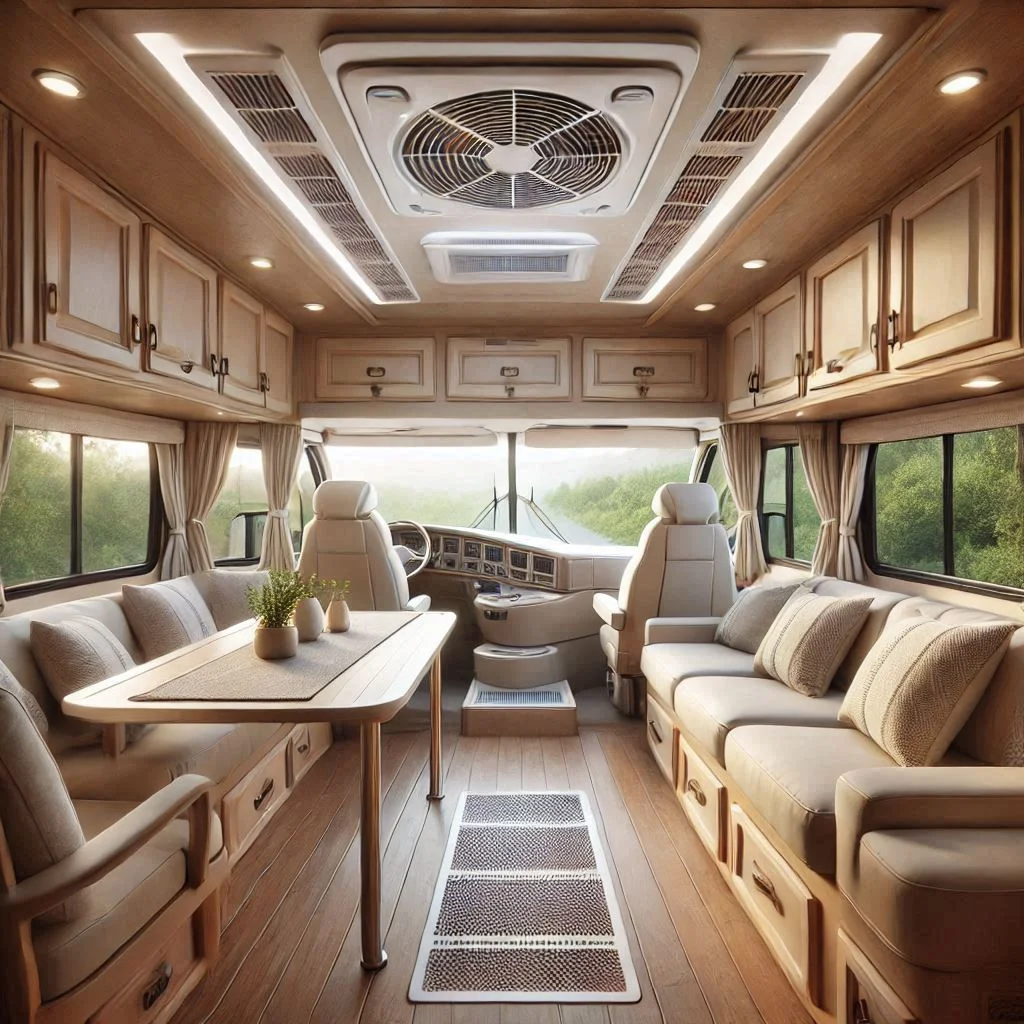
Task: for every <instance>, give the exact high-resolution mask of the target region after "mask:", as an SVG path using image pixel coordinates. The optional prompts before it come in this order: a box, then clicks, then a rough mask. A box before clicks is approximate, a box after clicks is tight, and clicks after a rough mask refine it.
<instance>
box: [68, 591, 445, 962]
mask: <svg viewBox="0 0 1024 1024" xmlns="http://www.w3.org/2000/svg"><path fill="white" fill-rule="evenodd" d="M387 616H395V617H396V618H395V619H393V620H388V619H387V618H386V617H387ZM398 617H401V619H399V618H398ZM399 621H400V623H401V624H400V625H396V627H395V630H394V631H393V632H391V633H390V634H389V635H387V636H385V637H384V639H381V640H379V641H378V642H377V643H376V644H375V646H373V647H372V648H371V649H369V650H367V651H366V652H365V653H360V654H359V655H358V659H357V660H355V661H354V662H352V663H351V664H348V665H347V667H344V668H342V669H341V670H340V671H338V673H337V674H335V675H332V672H331V669H330V661H331V658H332V656H333V655H332V650H333V649H336V650H337V651H338V662H339V663H343V662H344V661H346V659H347V658H348V657H351V653H352V651H351V650H350V651H349V652H348V654H347V655H346V653H345V652H346V644H347V643H351V642H354V641H355V639H356V638H358V637H359V636H360V633H361V632H362V633H365V634H369V635H371V639H372V630H373V629H377V630H379V631H381V632H387V629H388V628H389V626H390V625H391V624H397V623H399ZM455 621H456V620H455V615H454V614H453V613H452V612H422V613H415V614H411V613H408V612H376V611H374V612H358V611H356V612H352V626H351V631H350V632H351V634H352V636H351V639H350V640H347V639H346V638H348V637H349V634H324V636H323V637H322V638H321V640H320V641H317V642H316V643H313V644H302V645H300V648H299V656H298V660H296V659H286V660H285V661H283V662H280V663H276V662H257V661H255V660H253V659H254V658H255V656H254V655H253V656H252V657H251V658H250V656H249V651H251V648H252V638H253V632H254V629H255V627H256V623H255V621H254V620H249V621H247V622H242V623H239V624H238V625H237V626H232V627H231V628H229V629H225V630H222V631H221V632H219V633H216V634H214V635H213V636H210V637H208V638H206V639H205V640H200V641H199V642H198V643H194V644H191V645H189V646H188V647H184V648H182V649H180V650H178V651H174V652H173V653H171V654H167V655H165V656H164V657H162V658H157V659H155V660H154V661H150V662H147V663H146V664H145V665H139V666H137V667H136V668H134V669H131V670H129V671H128V672H125V673H123V674H122V675H119V676H115V677H113V678H111V679H106V680H103V681H102V682H99V683H94V684H93V685H91V686H87V687H85V688H84V689H81V690H77V691H76V692H75V693H73V694H71V695H70V696H68V697H65V698H64V701H63V708H64V712H65V714H67V715H70V716H71V717H73V718H80V719H85V720H86V721H89V722H98V723H101V724H107V725H109V724H121V723H124V724H130V723H134V722H150V723H157V722H177V723H187V722H206V723H210V722H213V723H218V722H219V723H224V722H296V723H298V722H331V723H332V724H333V723H341V722H353V723H358V725H359V731H360V747H361V761H362V792H361V808H360V867H361V880H362V892H361V899H360V919H361V929H362V963H363V966H364V967H365V968H366V969H367V970H379V969H380V968H382V967H384V966H385V965H386V964H387V953H386V952H385V951H384V945H383V936H382V935H381V846H380V810H381V763H380V758H381V724H382V723H384V722H387V721H389V720H390V719H391V718H393V717H394V716H395V715H396V714H397V713H398V712H399V711H400V710H401V709H402V708H403V707H405V705H406V704H407V703H408V702H409V699H410V698H411V697H412V695H413V693H415V691H416V689H417V688H418V686H419V684H420V682H421V680H422V679H423V678H424V676H425V675H426V673H427V672H429V673H430V791H429V796H428V799H431V800H440V799H441V798H442V797H443V795H444V793H443V780H442V771H441V650H442V648H443V647H444V644H445V641H446V640H447V639H448V637H449V636H450V635H451V633H452V630H453V629H454V628H455ZM382 627H383V628H382ZM324 644H327V645H328V646H326V647H325V646H323V645H324ZM330 645H333V648H332V646H330ZM364 646H365V644H364ZM246 648H248V649H249V650H248V651H247V650H246ZM304 648H310V649H315V651H312V650H304ZM314 655H315V656H314ZM304 658H305V659H306V660H305V661H303V660H302V659H304ZM307 663H308V664H309V666H310V668H309V673H314V672H316V671H319V672H320V673H321V675H322V676H325V677H326V678H327V681H326V682H325V683H324V685H323V686H322V687H321V688H319V689H318V690H317V691H316V692H315V693H312V694H311V695H306V694H303V695H302V697H301V699H298V698H296V697H295V695H294V693H293V694H292V696H291V697H290V698H285V697H283V696H282V694H284V693H287V692H288V690H289V688H290V687H294V686H295V685H296V682H297V681H298V682H299V683H300V684H301V681H302V680H303V678H304V677H305V673H304V671H303V666H304V665H305V664H307ZM325 664H326V665H327V668H326V671H325ZM275 666H276V667H275ZM190 680H191V681H193V682H191V683H190ZM195 680H198V681H199V683H200V684H201V688H200V690H199V695H198V696H197V695H195V694H193V695H192V696H190V697H188V698H184V697H181V696H177V697H175V696H173V695H174V693H175V687H176V686H178V687H179V688H180V687H184V688H185V689H186V690H187V688H188V686H190V685H194V681H195ZM275 680H278V682H277V683H275ZM317 682H319V679H318V680H316V681H315V682H314V683H313V685H316V684H317ZM275 686H276V687H277V688H276V689H275ZM218 690H219V691H221V697H218V696H217V692H218ZM168 694H170V695H171V696H168ZM227 695H230V696H227Z"/></svg>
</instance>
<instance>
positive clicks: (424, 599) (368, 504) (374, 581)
mask: <svg viewBox="0 0 1024 1024" xmlns="http://www.w3.org/2000/svg"><path fill="white" fill-rule="evenodd" d="M313 516H314V518H313V519H311V520H310V521H309V522H308V523H307V524H306V530H305V532H304V533H303V535H302V551H301V553H300V554H299V572H300V573H301V574H302V575H303V576H304V577H306V578H307V579H308V578H309V577H310V576H312V575H313V573H316V574H317V576H319V577H321V578H322V579H329V580H337V581H338V583H342V582H343V581H345V580H348V581H349V584H350V589H349V594H348V598H347V601H348V604H349V607H350V608H351V609H352V610H353V611H378V612H397V611H405V610H411V611H418V612H423V611H426V610H427V609H428V608H429V607H430V598H429V597H428V596H427V595H426V594H421V595H420V596H418V597H415V598H413V599H412V600H410V598H409V582H408V580H407V579H406V576H405V569H403V568H402V562H401V559H399V557H398V554H397V553H396V552H395V548H394V545H393V544H392V543H391V531H390V530H388V525H387V523H386V522H385V521H384V518H383V516H381V514H380V513H379V512H378V511H377V490H376V488H374V487H373V485H372V484H368V483H366V482H365V481H363V480H325V481H324V482H323V483H322V484H321V485H320V486H319V487H318V488H317V489H316V492H315V493H314V494H313Z"/></svg>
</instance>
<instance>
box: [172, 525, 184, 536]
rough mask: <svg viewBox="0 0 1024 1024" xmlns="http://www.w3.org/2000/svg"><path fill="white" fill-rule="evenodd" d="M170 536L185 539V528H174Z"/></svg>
mask: <svg viewBox="0 0 1024 1024" xmlns="http://www.w3.org/2000/svg"><path fill="white" fill-rule="evenodd" d="M168 534H169V535H170V536H171V537H184V536H185V527H184V526H176V527H174V529H173V530H169V531H168Z"/></svg>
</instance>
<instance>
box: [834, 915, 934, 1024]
mask: <svg viewBox="0 0 1024 1024" xmlns="http://www.w3.org/2000/svg"><path fill="white" fill-rule="evenodd" d="M864 1021H869V1022H871V1024H920V1021H919V1020H918V1018H917V1017H916V1016H915V1015H914V1014H913V1013H912V1012H911V1011H910V1010H908V1009H907V1007H906V1005H905V1004H904V1002H903V1000H902V999H900V997H899V996H898V995H896V993H895V992H894V991H893V990H892V988H891V987H890V985H889V983H888V982H887V981H886V980H885V978H883V977H882V975H881V974H880V973H879V971H878V969H877V968H876V967H875V965H874V964H873V963H872V962H871V961H870V960H869V959H868V958H867V956H865V955H864V953H863V951H862V950H861V949H860V947H858V946H857V944H856V943H855V942H854V941H853V939H851V938H850V936H849V935H847V934H846V932H845V931H843V929H842V928H840V929H839V1012H838V1013H837V1014H836V1024H863V1022H864Z"/></svg>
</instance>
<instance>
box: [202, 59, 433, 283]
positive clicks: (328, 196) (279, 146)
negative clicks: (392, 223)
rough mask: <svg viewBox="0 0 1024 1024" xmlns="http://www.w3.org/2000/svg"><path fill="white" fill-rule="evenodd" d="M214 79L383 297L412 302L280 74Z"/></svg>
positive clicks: (242, 74) (240, 74)
mask: <svg viewBox="0 0 1024 1024" xmlns="http://www.w3.org/2000/svg"><path fill="white" fill-rule="evenodd" d="M209 77H210V80H211V81H212V82H214V83H215V84H216V85H217V86H218V88H219V89H220V90H221V92H222V93H223V94H224V96H225V97H226V98H227V100H228V102H229V103H230V104H231V106H232V107H234V109H235V110H236V111H237V113H238V116H239V117H240V118H241V119H242V120H243V121H244V122H245V123H246V124H247V125H248V126H249V128H250V129H251V131H252V132H253V134H254V135H255V136H256V137H257V138H258V139H259V140H260V141H261V142H263V143H265V144H266V146H267V149H268V153H269V155H270V157H271V158H272V159H273V161H274V162H275V163H276V164H277V166H278V167H279V168H280V170H281V171H282V173H283V174H284V175H285V177H286V178H287V179H288V180H289V181H291V183H292V185H293V186H294V187H295V189H296V190H297V191H298V192H299V193H300V194H301V195H302V196H303V197H304V198H305V200H306V202H307V203H308V205H309V206H310V208H311V209H312V210H313V212H314V213H315V214H316V215H317V216H318V217H319V218H320V220H321V221H322V222H323V223H324V225H325V226H326V227H327V228H328V230H329V231H330V233H331V234H332V235H333V236H334V237H335V239H337V241H338V244H339V245H340V246H341V248H342V249H344V250H345V254H346V255H347V256H348V258H349V259H350V260H351V261H352V263H353V264H354V265H355V266H356V267H357V268H358V270H359V272H360V273H361V274H362V275H363V277H364V278H365V279H366V280H367V281H369V282H370V283H371V284H372V285H373V287H374V290H375V291H376V292H377V295H378V296H379V297H380V299H381V300H382V301H384V302H415V301H416V300H417V295H416V293H415V292H414V291H413V290H412V288H411V287H410V286H409V284H408V282H407V281H406V279H405V276H404V275H403V274H402V272H401V270H400V269H399V268H398V267H397V266H396V265H395V263H394V261H393V259H392V257H391V256H390V255H389V253H388V251H387V249H386V248H385V247H384V245H383V243H382V241H381V240H380V239H379V238H378V237H377V235H376V234H375V233H374V231H373V229H372V228H371V227H370V226H369V224H367V222H366V221H365V220H364V218H363V216H362V214H361V213H360V212H359V209H358V207H357V206H356V205H355V203H354V202H353V200H352V196H351V194H350V193H349V191H348V189H347V188H346V187H345V185H344V183H343V182H342V180H341V178H340V177H339V176H338V173H337V171H335V169H334V165H333V164H332V163H331V161H330V160H328V159H327V157H326V156H325V155H324V153H323V152H322V151H321V150H320V149H318V148H317V137H316V134H315V132H314V131H313V130H312V129H311V128H310V126H309V124H308V122H307V121H306V119H305V118H304V117H303V115H302V111H301V110H300V109H299V107H298V105H297V104H296V103H295V101H294V99H293V98H292V95H291V93H290V92H289V91H288V88H287V86H286V85H285V83H284V82H283V81H282V79H281V78H280V76H278V75H276V74H273V73H271V72H231V73H226V72H212V73H211V74H210V76H209Z"/></svg>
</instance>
